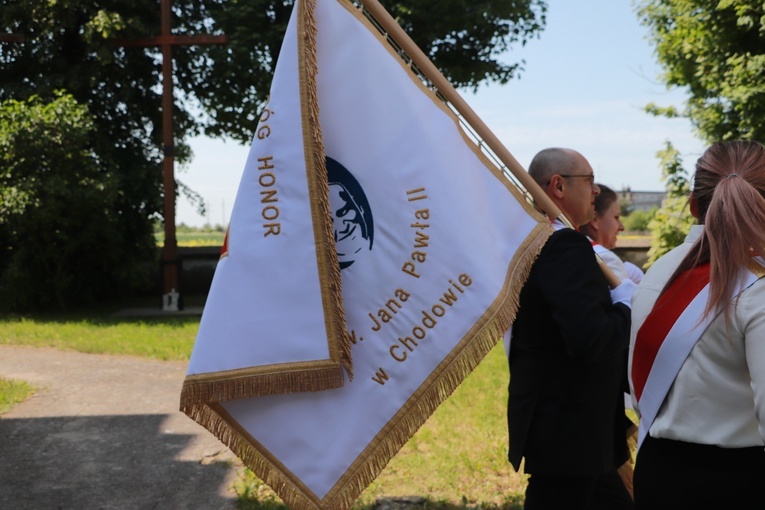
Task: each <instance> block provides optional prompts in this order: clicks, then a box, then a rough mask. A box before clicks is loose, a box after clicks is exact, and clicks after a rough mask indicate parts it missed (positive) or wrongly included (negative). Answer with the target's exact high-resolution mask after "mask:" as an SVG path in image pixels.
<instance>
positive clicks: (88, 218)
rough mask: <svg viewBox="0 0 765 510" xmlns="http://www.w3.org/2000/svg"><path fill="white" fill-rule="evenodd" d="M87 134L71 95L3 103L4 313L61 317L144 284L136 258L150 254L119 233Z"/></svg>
mask: <svg viewBox="0 0 765 510" xmlns="http://www.w3.org/2000/svg"><path fill="white" fill-rule="evenodd" d="M93 131H94V128H93V121H92V118H91V117H90V115H89V113H88V110H87V108H86V107H85V106H83V105H79V104H78V103H77V102H76V101H75V100H74V98H73V97H72V96H70V95H64V94H57V97H56V99H55V100H54V101H52V102H50V103H44V102H42V100H40V99H39V98H37V97H32V98H30V99H29V100H28V101H15V100H10V101H6V102H4V103H2V104H0V239H1V240H2V242H0V246H2V253H1V254H0V306H1V307H2V308H4V309H7V310H13V311H28V310H35V309H59V310H62V309H66V308H67V307H69V306H73V305H78V304H84V303H92V302H95V301H97V300H102V299H104V298H109V297H114V296H119V295H121V294H124V293H129V292H130V290H131V289H134V288H135V287H136V285H137V283H138V282H146V281H147V278H141V273H142V272H146V270H147V269H146V265H145V262H144V265H141V263H140V262H139V259H141V258H142V257H143V261H146V260H151V258H153V257H155V254H154V252H153V247H152V245H151V244H148V247H149V249H151V250H152V251H145V253H140V252H141V249H142V248H141V247H142V246H144V245H143V244H142V242H141V241H142V239H140V238H136V237H137V236H135V235H133V238H132V239H131V238H130V236H131V235H132V234H131V233H130V232H126V229H125V228H122V227H121V226H120V220H119V216H120V214H119V211H118V208H117V206H116V205H115V204H116V203H117V202H118V201H119V200H120V189H119V184H118V180H117V179H115V177H114V176H113V174H112V173H111V172H110V171H109V164H108V162H106V161H103V160H102V159H101V158H99V157H98V156H97V155H96V154H95V152H94V151H93V150H92V146H91V142H92V138H93ZM147 234H150V232H147ZM147 239H148V237H147ZM137 254H140V256H136V255H137ZM142 268H143V269H142Z"/></svg>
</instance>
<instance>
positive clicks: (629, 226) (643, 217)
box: [622, 207, 659, 232]
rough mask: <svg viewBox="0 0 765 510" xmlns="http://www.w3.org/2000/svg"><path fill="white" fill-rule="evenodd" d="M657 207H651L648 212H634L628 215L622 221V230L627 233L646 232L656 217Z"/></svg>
mask: <svg viewBox="0 0 765 510" xmlns="http://www.w3.org/2000/svg"><path fill="white" fill-rule="evenodd" d="M658 209H659V208H658V207H652V208H651V209H649V210H648V211H643V210H636V211H632V212H631V213H629V214H628V215H627V216H625V217H624V219H622V223H623V224H624V230H626V231H628V232H646V231H648V230H649V229H648V224H649V223H650V222H651V220H652V219H653V218H654V216H655V215H656V211H657V210H658Z"/></svg>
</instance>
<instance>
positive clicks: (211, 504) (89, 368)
mask: <svg viewBox="0 0 765 510" xmlns="http://www.w3.org/2000/svg"><path fill="white" fill-rule="evenodd" d="M186 365H187V363H186V362H168V361H153V360H146V359H141V358H135V357H126V356H107V355H100V354H81V353H76V352H66V351H57V350H54V349H35V348H25V347H10V346H3V345H0V377H1V378H5V379H20V380H23V381H26V382H28V383H30V384H32V385H33V386H35V387H37V388H39V391H38V392H37V393H36V394H35V395H34V396H33V397H32V398H31V399H29V400H27V401H25V402H23V403H21V404H18V405H16V406H14V407H13V408H12V409H11V410H10V411H9V412H8V413H6V414H4V415H1V416H0V509H3V510H27V509H29V510H32V509H35V510H47V509H56V510H90V509H99V510H101V509H103V510H107V509H120V510H123V509H130V510H143V509H162V510H171V509H184V510H186V509H199V510H207V509H234V508H236V495H235V494H234V492H233V491H232V489H231V486H232V484H233V482H234V481H235V480H236V479H237V472H238V471H240V470H241V469H242V466H241V463H240V461H239V460H238V459H237V458H236V457H235V456H234V455H233V454H232V453H231V451H230V450H229V449H228V448H226V447H225V446H224V445H223V444H222V443H221V442H220V441H218V440H217V439H216V438H215V437H214V436H213V435H212V434H210V433H209V432H208V431H207V430H205V429H204V428H202V427H201V426H199V425H197V424H196V423H195V422H194V421H192V420H191V419H190V418H188V417H187V416H186V415H184V414H183V413H181V412H180V411H178V401H179V396H180V391H181V385H182V384H183V378H184V375H185V373H186Z"/></svg>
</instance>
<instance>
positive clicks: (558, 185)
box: [547, 174, 563, 199]
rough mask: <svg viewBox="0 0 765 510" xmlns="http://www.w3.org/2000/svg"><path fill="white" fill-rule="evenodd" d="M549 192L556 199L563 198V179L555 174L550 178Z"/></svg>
mask: <svg viewBox="0 0 765 510" xmlns="http://www.w3.org/2000/svg"><path fill="white" fill-rule="evenodd" d="M547 189H548V190H549V192H550V193H551V194H552V195H553V196H554V197H556V198H558V199H561V198H563V177H561V176H560V175H558V174H553V176H552V177H551V178H550V184H548V185H547Z"/></svg>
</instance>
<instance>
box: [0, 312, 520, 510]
mask: <svg viewBox="0 0 765 510" xmlns="http://www.w3.org/2000/svg"><path fill="white" fill-rule="evenodd" d="M198 327H199V318H198V317H179V318H167V317H160V318H157V319H119V318H113V317H109V316H108V315H105V314H104V312H103V311H98V313H92V314H80V315H78V316H72V315H68V316H46V317H0V343H2V344H8V345H24V346H32V347H52V348H56V349H61V350H75V351H80V352H86V353H104V354H118V355H131V356H142V357H148V358H154V359H159V360H188V359H189V357H190V355H191V350H192V348H193V344H194V339H195V337H196V333H197V330H198ZM507 381H508V375H507V361H506V359H505V356H504V350H503V348H502V346H501V345H498V346H497V347H496V348H495V349H493V350H492V351H491V352H490V353H489V354H488V356H487V357H486V359H485V360H484V361H483V362H482V363H481V364H480V365H479V367H478V368H477V369H476V370H475V371H474V372H473V373H472V374H471V375H470V376H469V377H468V378H467V379H466V380H465V382H464V383H463V384H462V385H461V386H460V387H459V388H457V391H456V392H455V393H454V394H453V395H452V396H451V397H450V398H449V399H448V400H447V401H446V402H444V403H443V404H442V405H441V406H440V407H439V408H438V410H436V412H435V413H434V414H433V415H432V416H431V417H430V419H429V420H428V421H427V422H426V423H425V424H424V425H423V426H422V428H421V429H420V430H419V431H418V432H417V433H416V434H415V435H414V436H413V437H412V438H411V439H410V440H409V442H408V443H407V444H406V445H405V446H404V447H403V448H402V449H401V451H400V452H399V453H398V454H397V455H396V456H395V457H394V458H393V459H392V460H391V461H390V463H389V464H388V466H386V468H385V469H384V470H383V472H382V473H381V474H380V476H379V477H378V478H377V479H376V480H375V481H374V482H372V484H371V485H370V486H369V487H368V488H367V489H366V490H365V491H364V492H363V493H362V494H361V496H360V497H359V499H358V501H357V502H356V505H355V506H354V509H355V510H368V509H370V508H372V506H373V504H374V502H375V501H376V500H377V499H378V498H391V497H400V496H422V497H426V498H427V499H426V501H425V503H424V504H423V505H422V506H421V508H427V509H432V510H452V509H467V508H471V509H484V510H511V509H520V508H521V507H522V501H523V490H524V488H525V476H524V475H523V474H518V473H515V472H514V471H513V469H512V467H511V466H510V464H509V463H508V462H507V457H506V449H507V425H506V403H507ZM18 384H19V383H18V382H15V383H14V388H15V386H17V385H18ZM21 384H23V383H21ZM8 388H9V387H8V386H5V385H0V402H3V401H5V400H4V399H6V398H18V397H9V395H11V393H12V392H16V391H17V390H16V389H13V390H9V389H8ZM22 398H23V397H22ZM240 476H241V480H240V481H239V482H238V483H237V484H236V486H235V490H236V492H237V494H238V496H239V508H240V509H242V510H250V509H253V510H254V509H261V510H286V507H285V506H284V505H283V504H282V502H281V500H279V498H278V497H277V496H276V495H275V494H274V493H273V491H271V489H270V488H268V487H267V486H265V485H264V484H263V483H262V482H261V481H260V480H259V479H258V478H257V477H255V476H254V475H253V474H252V473H250V472H249V470H244V471H243V472H242V473H241V474H240Z"/></svg>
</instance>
